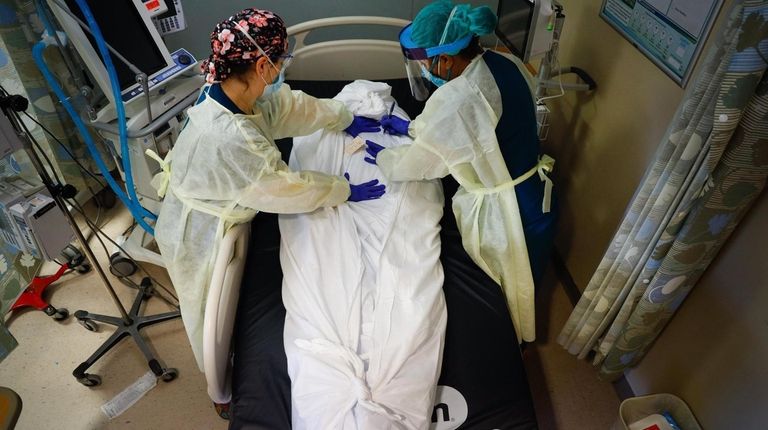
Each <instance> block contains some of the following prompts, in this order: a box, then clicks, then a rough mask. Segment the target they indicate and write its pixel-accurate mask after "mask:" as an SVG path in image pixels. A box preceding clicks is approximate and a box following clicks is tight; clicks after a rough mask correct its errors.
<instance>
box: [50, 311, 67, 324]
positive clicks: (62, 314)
mask: <svg viewBox="0 0 768 430" xmlns="http://www.w3.org/2000/svg"><path fill="white" fill-rule="evenodd" d="M51 318H53V319H54V320H56V321H64V320H65V319H67V318H69V311H68V310H66V309H65V308H59V309H57V310H56V313H55V314H53V315H51Z"/></svg>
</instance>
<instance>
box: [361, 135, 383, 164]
mask: <svg viewBox="0 0 768 430" xmlns="http://www.w3.org/2000/svg"><path fill="white" fill-rule="evenodd" d="M365 146H366V148H365V152H367V153H368V155H370V157H365V161H366V162H368V163H371V164H373V165H376V157H378V156H379V152H381V150H382V149H385V148H384V147H383V146H381V145H379V144H378V143H376V142H374V141H371V140H366V141H365Z"/></svg>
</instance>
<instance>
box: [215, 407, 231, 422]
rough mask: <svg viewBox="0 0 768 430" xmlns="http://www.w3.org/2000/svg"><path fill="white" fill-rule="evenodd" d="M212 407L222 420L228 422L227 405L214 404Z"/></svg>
mask: <svg viewBox="0 0 768 430" xmlns="http://www.w3.org/2000/svg"><path fill="white" fill-rule="evenodd" d="M213 407H214V408H216V413H217V414H219V416H220V417H221V418H222V419H225V420H227V421H229V403H214V404H213Z"/></svg>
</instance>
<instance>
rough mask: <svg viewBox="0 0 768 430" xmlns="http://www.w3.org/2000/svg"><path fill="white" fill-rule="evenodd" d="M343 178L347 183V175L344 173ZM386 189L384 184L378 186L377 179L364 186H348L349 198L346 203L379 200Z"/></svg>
mask: <svg viewBox="0 0 768 430" xmlns="http://www.w3.org/2000/svg"><path fill="white" fill-rule="evenodd" d="M344 177H345V178H347V181H349V173H345V174H344ZM386 190H387V187H386V186H385V185H384V184H379V180H378V179H374V180H372V181H368V182H366V183H364V184H359V185H352V184H349V191H350V193H349V198H348V199H347V201H348V202H363V201H366V200H376V199H380V198H381V196H383V195H384V193H386Z"/></svg>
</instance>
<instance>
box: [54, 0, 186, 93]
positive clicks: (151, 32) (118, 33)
mask: <svg viewBox="0 0 768 430" xmlns="http://www.w3.org/2000/svg"><path fill="white" fill-rule="evenodd" d="M48 2H49V5H50V7H51V10H52V11H53V13H54V15H55V16H56V19H57V20H58V21H59V23H60V25H61V27H62V28H63V29H64V31H65V32H66V33H67V35H68V36H69V40H71V41H72V43H73V45H74V46H75V48H76V49H77V51H78V53H79V54H80V57H81V58H82V59H83V62H84V63H85V66H86V67H87V68H88V69H89V71H90V72H91V75H92V76H93V78H94V80H95V81H96V84H97V85H98V86H99V87H100V88H101V90H102V91H103V92H104V94H105V95H106V97H107V99H108V100H109V101H110V102H111V103H114V97H113V94H112V89H111V85H110V81H109V75H108V74H107V69H106V67H105V66H104V63H103V62H102V60H101V55H100V54H99V50H98V47H97V45H96V41H95V39H94V38H93V36H91V35H90V34H88V33H87V32H86V31H84V30H83V29H82V28H81V27H80V25H79V24H78V23H77V21H76V20H74V19H73V18H72V17H71V16H70V15H69V14H68V13H67V12H66V11H64V10H62V8H60V7H59V4H62V5H64V6H67V7H68V9H69V11H71V12H72V13H73V14H74V15H75V16H77V17H78V18H79V19H80V20H81V21H83V22H85V18H84V16H83V14H82V11H81V10H80V8H79V7H78V6H77V3H76V2H75V1H74V0H48ZM85 2H86V3H87V4H88V6H89V8H90V9H91V12H92V14H93V16H94V18H95V20H96V22H97V24H98V25H99V28H100V29H101V32H102V34H103V36H104V39H105V41H106V42H107V43H108V44H109V45H111V46H112V48H114V49H115V50H116V51H117V52H119V53H120V54H121V55H122V56H124V57H125V58H126V59H127V60H128V61H130V62H131V63H132V64H133V65H135V66H136V67H137V68H138V69H139V70H141V71H142V72H143V73H145V74H146V75H147V77H148V81H149V87H150V91H151V90H152V89H153V88H154V87H155V86H157V85H158V84H160V83H161V82H164V81H167V80H169V79H171V78H173V77H174V76H177V75H178V74H179V73H181V72H183V71H184V70H187V69H189V68H190V67H193V66H194V64H195V62H196V61H195V60H194V58H193V57H192V56H191V55H190V54H189V53H188V52H186V51H185V50H183V49H181V50H178V51H176V52H174V53H173V54H171V53H169V52H168V48H167V47H166V46H165V44H164V43H163V40H162V39H161V38H160V34H159V33H158V31H157V29H156V28H155V26H154V24H153V23H152V20H151V18H150V17H149V12H148V11H147V10H146V6H145V4H144V2H143V1H142V0H108V1H106V0H85ZM111 57H112V64H113V65H114V66H115V70H116V72H117V77H118V82H119V84H120V90H121V96H122V101H123V102H125V103H128V102H130V101H132V100H134V99H137V98H139V96H140V95H141V94H142V93H143V91H142V89H141V86H140V85H139V84H137V82H136V73H135V72H134V71H132V70H131V69H130V68H129V67H128V66H127V65H126V64H125V63H124V62H123V61H121V60H120V59H119V58H118V57H117V56H116V55H114V53H111Z"/></svg>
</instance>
